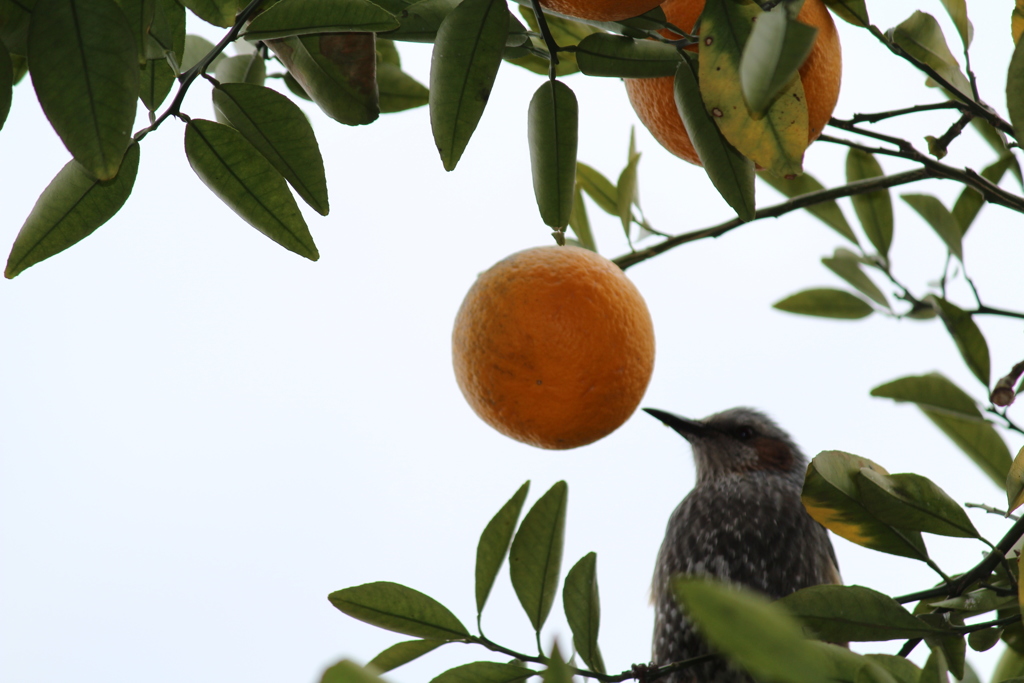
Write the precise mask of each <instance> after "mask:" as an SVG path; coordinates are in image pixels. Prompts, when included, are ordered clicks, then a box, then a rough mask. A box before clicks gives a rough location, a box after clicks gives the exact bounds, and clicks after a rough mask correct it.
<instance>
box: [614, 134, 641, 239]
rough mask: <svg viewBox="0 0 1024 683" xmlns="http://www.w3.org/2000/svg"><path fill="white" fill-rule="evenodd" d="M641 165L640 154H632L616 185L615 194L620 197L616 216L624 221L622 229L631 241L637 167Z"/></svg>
mask: <svg viewBox="0 0 1024 683" xmlns="http://www.w3.org/2000/svg"><path fill="white" fill-rule="evenodd" d="M639 164H640V154H639V153H637V154H630V157H629V163H627V164H626V167H625V168H623V169H622V173H620V174H619V182H618V183H616V185H615V194H616V196H617V197H618V206H617V207H616V208H617V211H616V215H618V217H619V220H620V221H622V229H623V231H624V232H625V233H626V239H629V226H630V223H632V221H633V204H634V203H635V202H636V197H637V177H636V171H637V166H638V165H639Z"/></svg>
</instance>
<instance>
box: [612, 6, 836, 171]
mask: <svg viewBox="0 0 1024 683" xmlns="http://www.w3.org/2000/svg"><path fill="white" fill-rule="evenodd" d="M661 8H662V9H663V10H665V16H666V17H667V18H668V21H669V23H671V24H674V25H675V26H678V27H679V28H681V29H683V30H684V31H689V30H691V29H692V28H693V25H694V24H695V23H696V22H697V18H698V17H699V16H700V13H701V12H702V11H703V10H704V0H667V2H665V3H664V4H663V5H662V6H661ZM797 18H798V19H799V20H800V21H802V22H804V23H805V24H809V25H811V26H814V27H815V28H817V29H818V35H817V38H815V40H814V47H812V48H811V54H810V55H809V56H808V57H807V59H806V61H804V63H803V65H802V66H801V67H800V70H799V73H800V80H801V82H802V83H803V86H804V94H805V96H806V100H807V115H808V116H807V118H808V130H807V133H808V138H807V139H808V142H813V141H814V140H816V139H817V138H818V136H819V135H821V132H822V130H823V129H824V128H825V124H826V123H828V120H829V118H830V117H831V116H832V110H833V109H835V106H836V101H837V100H838V99H839V81H840V78H841V77H842V71H843V59H842V51H841V49H840V47H839V34H838V32H837V31H836V25H835V23H834V22H833V21H832V17H831V15H830V14H829V13H828V10H827V9H826V8H825V4H824V3H823V2H822V0H807V1H806V2H805V3H804V6H803V9H801V10H800V14H799V15H797ZM665 33H666V34H667V35H669V36H670V37H678V36H675V34H671V33H669V32H665ZM687 49H691V48H687ZM693 49H696V46H694V47H693ZM673 85H674V81H673V78H672V77H671V76H665V77H663V78H628V79H626V93H627V94H628V95H629V101H630V103H631V104H632V105H633V109H634V111H636V115H637V117H639V119H640V121H641V122H642V123H643V124H644V126H646V127H647V130H649V131H651V135H653V136H654V139H655V140H657V141H658V142H660V143H661V145H662V147H664V148H665V149H667V150H668V151H670V152H672V153H673V154H675V155H676V156H677V157H681V158H683V159H686V160H687V161H689V162H690V163H692V164H697V165H698V166H700V165H701V163H700V158H699V157H698V156H697V151H696V150H695V149H694V148H693V143H691V142H690V136H689V135H687V133H686V127H685V126H683V120H682V119H681V118H680V117H679V111H678V110H677V109H676V102H675V99H674V96H673V92H672V90H673Z"/></svg>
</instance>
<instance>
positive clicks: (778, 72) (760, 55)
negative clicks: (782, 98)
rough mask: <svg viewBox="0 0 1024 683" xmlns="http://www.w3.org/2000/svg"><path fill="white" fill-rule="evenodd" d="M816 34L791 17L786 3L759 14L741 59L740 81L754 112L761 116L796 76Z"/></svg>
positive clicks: (815, 30) (809, 51)
mask: <svg viewBox="0 0 1024 683" xmlns="http://www.w3.org/2000/svg"><path fill="white" fill-rule="evenodd" d="M794 14H795V13H794ZM817 35H818V29H816V28H814V27H813V26H808V25H807V24H804V23H802V22H799V21H797V20H796V19H795V18H792V17H791V16H790V14H789V12H788V11H787V9H786V4H785V3H781V4H779V5H776V6H775V8H774V10H773V11H771V12H764V13H763V14H761V16H760V17H758V20H757V22H756V23H755V24H754V28H753V29H752V30H751V31H750V36H749V37H748V38H747V44H746V45H744V46H743V57H742V58H741V59H740V85H741V86H742V88H743V98H744V99H745V100H746V102H747V107H749V108H750V112H751V114H752V115H753V116H755V117H760V116H763V115H764V113H765V112H766V111H767V109H768V107H769V106H771V104H772V102H774V101H775V98H776V97H777V96H778V95H779V93H781V92H782V89H783V88H785V87H786V86H787V85H788V84H789V82H790V81H792V80H793V78H795V77H796V75H797V69H799V68H800V66H801V65H802V64H803V63H804V61H805V60H806V59H807V55H809V54H811V47H812V46H813V45H814V38H815V37H816V36H817Z"/></svg>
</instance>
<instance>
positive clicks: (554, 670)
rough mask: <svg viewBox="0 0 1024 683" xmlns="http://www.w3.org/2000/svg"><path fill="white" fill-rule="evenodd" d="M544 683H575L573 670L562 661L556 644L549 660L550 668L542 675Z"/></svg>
mask: <svg viewBox="0 0 1024 683" xmlns="http://www.w3.org/2000/svg"><path fill="white" fill-rule="evenodd" d="M541 681H542V683H573V676H572V669H570V668H569V667H568V665H566V663H565V660H564V659H562V653H561V652H559V651H558V643H557V642H556V643H555V645H554V647H553V648H552V651H551V656H550V657H549V658H548V668H547V669H545V670H544V673H543V674H542V675H541Z"/></svg>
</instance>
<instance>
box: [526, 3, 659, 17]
mask: <svg viewBox="0 0 1024 683" xmlns="http://www.w3.org/2000/svg"><path fill="white" fill-rule="evenodd" d="M540 4H541V5H542V6H543V7H547V8H548V9H550V10H554V11H555V12H558V13H559V14H564V15H566V16H568V17H576V18H578V19H591V20H593V21H622V20H623V19H630V18H632V17H636V16H640V15H641V14H643V13H644V12H650V11H651V10H652V9H654V8H655V7H657V6H658V5H660V4H661V0H540Z"/></svg>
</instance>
